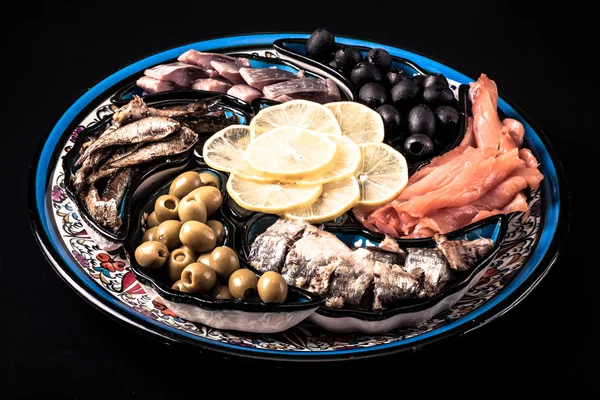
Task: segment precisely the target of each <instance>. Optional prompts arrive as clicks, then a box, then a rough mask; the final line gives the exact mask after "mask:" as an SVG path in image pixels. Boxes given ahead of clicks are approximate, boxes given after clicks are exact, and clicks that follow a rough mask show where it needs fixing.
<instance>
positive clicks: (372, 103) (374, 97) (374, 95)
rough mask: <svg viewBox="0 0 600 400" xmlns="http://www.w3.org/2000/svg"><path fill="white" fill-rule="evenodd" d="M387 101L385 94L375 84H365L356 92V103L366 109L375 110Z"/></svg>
mask: <svg viewBox="0 0 600 400" xmlns="http://www.w3.org/2000/svg"><path fill="white" fill-rule="evenodd" d="M386 100H387V93H386V91H385V89H384V88H383V86H381V84H379V83H377V82H369V83H365V84H364V85H363V87H361V88H360V90H359V91H358V101H359V102H361V103H362V104H364V105H366V106H367V107H371V108H377V107H379V106H380V105H382V104H383V103H385V102H386Z"/></svg>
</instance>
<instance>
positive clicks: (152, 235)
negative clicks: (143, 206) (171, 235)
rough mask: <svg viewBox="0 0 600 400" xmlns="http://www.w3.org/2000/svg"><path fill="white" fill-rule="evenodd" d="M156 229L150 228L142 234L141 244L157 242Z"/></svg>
mask: <svg viewBox="0 0 600 400" xmlns="http://www.w3.org/2000/svg"><path fill="white" fill-rule="evenodd" d="M157 231H158V227H156V226H155V227H152V228H150V229H147V230H146V232H144V236H142V243H144V242H151V241H153V240H158V233H157Z"/></svg>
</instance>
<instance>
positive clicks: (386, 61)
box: [365, 48, 392, 74]
mask: <svg viewBox="0 0 600 400" xmlns="http://www.w3.org/2000/svg"><path fill="white" fill-rule="evenodd" d="M365 60H367V61H368V62H370V63H371V64H373V65H374V66H376V67H377V69H379V71H381V73H382V74H385V73H386V72H388V71H389V70H390V68H392V56H390V53H388V52H387V51H385V50H384V49H377V48H375V49H371V50H369V51H368V52H367V56H366V57H365Z"/></svg>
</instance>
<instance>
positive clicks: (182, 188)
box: [169, 171, 202, 199]
mask: <svg viewBox="0 0 600 400" xmlns="http://www.w3.org/2000/svg"><path fill="white" fill-rule="evenodd" d="M200 186H202V180H201V177H200V176H199V175H198V173H197V172H195V171H187V172H184V173H182V174H180V175H179V176H177V178H175V179H174V180H173V182H172V183H171V186H170V187H169V194H170V195H173V196H175V197H177V198H179V199H183V198H184V197H185V196H186V195H187V194H188V193H189V192H191V191H192V190H194V189H196V188H199V187H200Z"/></svg>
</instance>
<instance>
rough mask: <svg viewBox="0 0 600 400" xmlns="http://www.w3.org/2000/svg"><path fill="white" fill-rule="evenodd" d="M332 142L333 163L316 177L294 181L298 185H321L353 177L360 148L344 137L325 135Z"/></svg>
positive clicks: (358, 160)
mask: <svg viewBox="0 0 600 400" xmlns="http://www.w3.org/2000/svg"><path fill="white" fill-rule="evenodd" d="M327 138H328V139H330V140H331V141H333V142H334V143H335V144H336V146H337V149H336V151H335V155H334V156H333V162H332V163H331V165H330V166H328V167H327V170H326V171H324V172H321V173H319V174H316V175H311V176H309V177H306V178H304V179H303V180H301V181H295V182H296V183H297V184H298V185H323V184H325V183H327V182H331V181H335V180H338V179H342V178H347V177H349V176H353V175H354V172H356V170H357V168H358V164H359V163H360V148H359V147H358V145H357V144H356V143H354V142H353V141H352V140H350V139H348V138H347V137H345V136H339V135H327Z"/></svg>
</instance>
